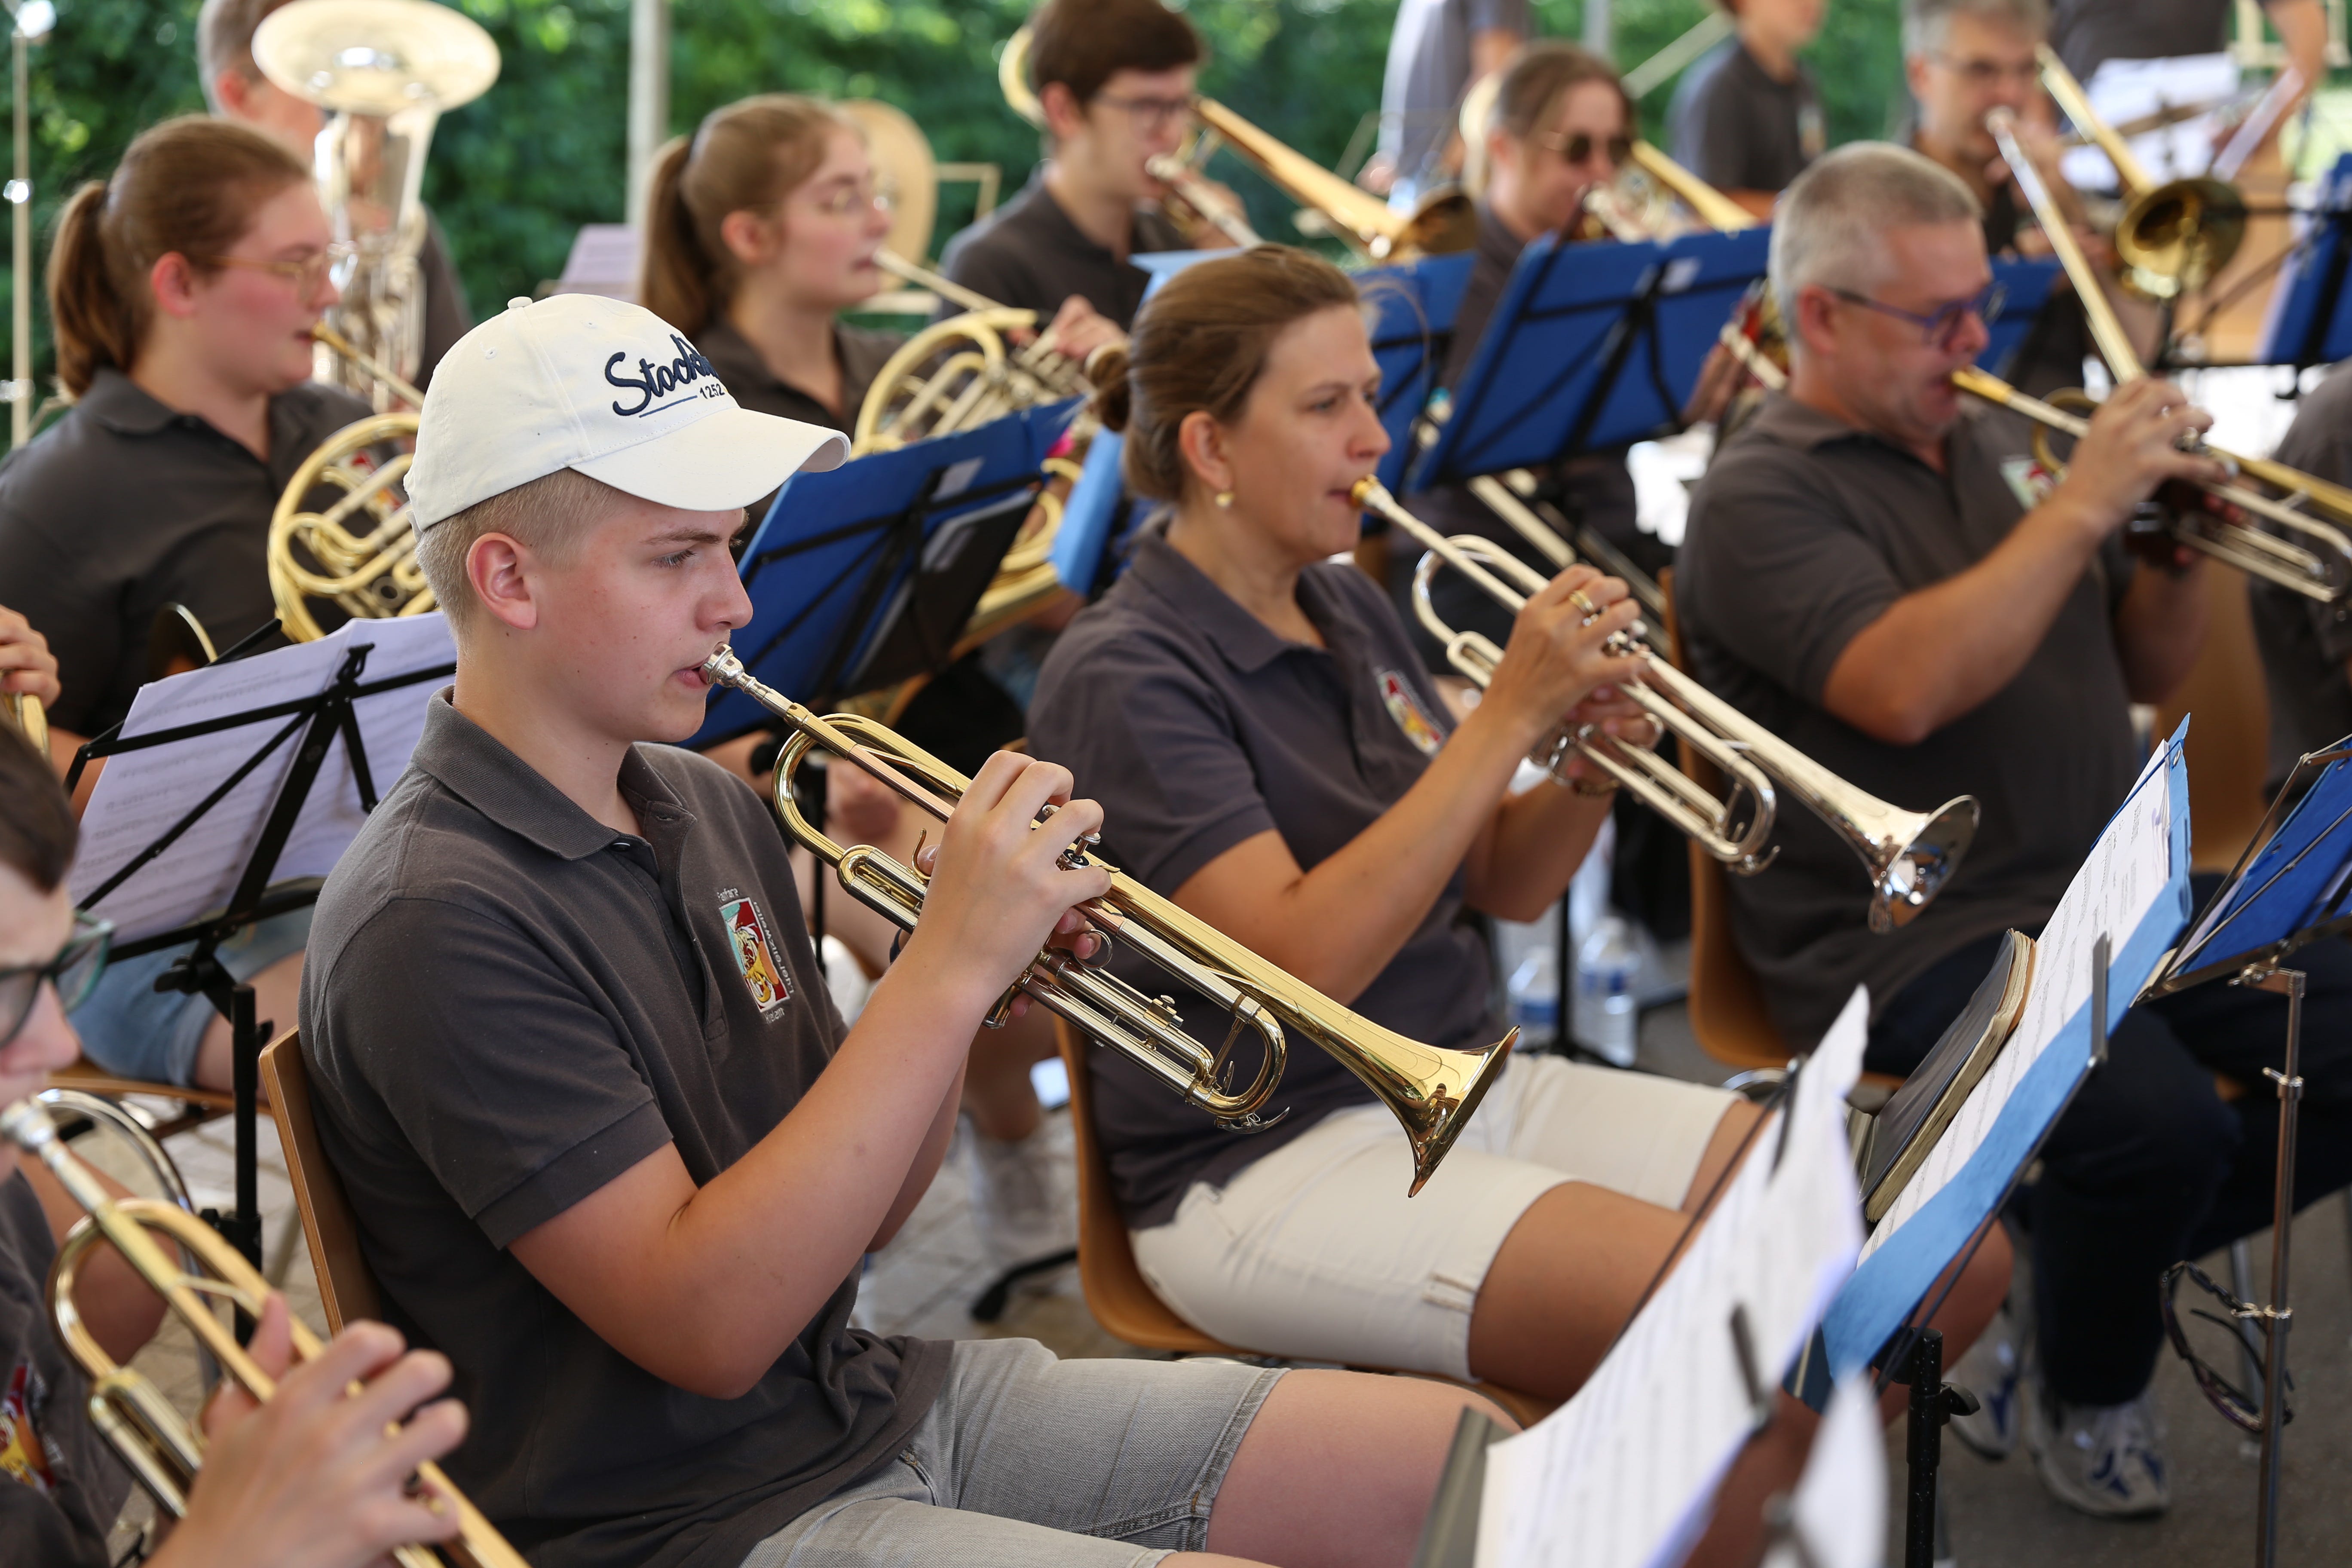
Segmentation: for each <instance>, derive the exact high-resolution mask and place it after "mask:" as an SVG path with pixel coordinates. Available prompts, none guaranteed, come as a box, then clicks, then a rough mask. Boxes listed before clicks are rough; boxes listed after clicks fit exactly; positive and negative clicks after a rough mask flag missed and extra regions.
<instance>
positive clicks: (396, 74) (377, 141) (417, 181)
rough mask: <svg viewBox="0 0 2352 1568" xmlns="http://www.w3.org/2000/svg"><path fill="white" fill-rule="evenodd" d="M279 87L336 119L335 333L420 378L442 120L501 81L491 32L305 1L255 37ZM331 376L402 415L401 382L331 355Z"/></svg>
mask: <svg viewBox="0 0 2352 1568" xmlns="http://www.w3.org/2000/svg"><path fill="white" fill-rule="evenodd" d="M253 58H254V63H255V64H256V65H257V66H259V67H260V68H261V71H262V74H263V75H264V76H266V77H268V79H269V80H270V81H271V82H272V83H273V84H274V85H275V86H277V87H278V88H279V89H282V90H284V91H287V92H289V93H292V94H293V95H294V96H295V97H297V98H299V99H302V100H306V101H308V102H310V103H314V104H317V105H318V106H319V107H320V108H321V109H323V110H327V111H328V115H329V119H328V121H327V126H326V129H325V130H323V131H321V132H320V133H319V140H318V143H317V145H316V147H315V149H314V150H313V157H314V164H315V174H316V175H317V178H318V181H319V195H320V201H321V202H322V203H324V205H325V206H326V209H327V216H329V218H330V219H331V220H332V222H333V224H334V226H335V238H336V241H337V243H338V244H339V245H341V246H343V247H348V249H347V254H346V256H345V258H344V259H343V261H342V262H341V265H339V266H338V268H336V276H335V285H336V287H337V289H340V290H341V294H342V299H341V301H340V302H338V303H337V304H336V306H335V307H334V309H333V310H331V311H330V312H329V320H330V325H331V330H332V331H335V332H336V333H338V334H339V335H340V336H341V338H343V339H344V340H346V341H347V342H348V343H349V344H351V345H352V346H353V347H355V348H356V349H357V351H358V353H359V355H361V356H364V357H365V358H368V359H373V360H374V361H377V362H379V363H381V364H382V365H383V366H385V367H388V368H389V369H390V370H391V371H392V372H393V373H394V375H395V376H396V377H399V378H402V379H404V380H408V381H414V380H415V378H416V376H417V374H419V373H420V371H421V370H422V369H423V368H424V367H423V361H424V351H425V291H424V288H423V284H422V280H421V279H420V278H419V276H418V271H417V260H416V258H417V253H418V252H419V251H420V250H421V249H422V248H423V247H424V244H425V205H424V202H423V200H422V192H423V190H424V184H425V153H426V152H427V150H428V149H429V148H430V147H431V145H432V141H433V127H434V122H435V121H437V120H438V119H439V118H440V117H441V115H442V114H444V113H445V112H446V111H447V110H453V109H456V108H458V107H459V106H460V105H463V104H467V103H470V102H472V101H473V100H475V99H477V98H478V97H480V96H481V95H482V94H483V93H484V92H486V91H488V89H489V86H490V84H491V83H492V82H494V81H496V80H498V77H499V47H498V45H497V44H496V43H494V42H492V41H491V38H490V35H489V34H488V32H486V31H484V30H483V28H482V26H480V24H478V23H477V22H475V21H473V20H472V19H471V18H469V17H467V16H464V15H463V14H461V13H459V12H457V11H456V10H453V9H451V8H450V7H449V6H446V5H434V4H432V3H431V0H294V4H292V5H287V6H285V7H283V8H281V9H279V10H278V11H274V12H272V13H271V14H270V15H269V16H268V18H267V19H265V20H264V21H263V22H262V24H261V26H259V27H258V28H257V29H256V31H255V33H254V35H253ZM319 359H320V363H319V379H320V380H321V381H324V382H329V383H331V384H339V385H343V386H347V387H349V388H351V389H352V390H353V391H355V392H359V393H361V394H362V395H367V396H369V397H371V398H372V400H373V401H374V403H375V405H376V406H377V407H378V408H380V409H381V408H384V407H387V406H389V404H388V401H387V397H386V394H387V393H388V392H389V391H390V386H389V384H388V383H387V382H385V381H384V380H383V379H380V378H378V377H376V376H373V375H370V374H367V373H365V372H364V371H362V370H359V369H357V368H356V367H352V368H349V369H347V368H346V367H347V366H350V365H351V362H350V361H347V360H345V359H343V358H341V356H340V355H339V354H338V353H336V352H334V351H331V350H329V349H327V348H325V347H323V346H322V347H321V349H320V356H319Z"/></svg>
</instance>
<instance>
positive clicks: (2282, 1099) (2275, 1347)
mask: <svg viewBox="0 0 2352 1568" xmlns="http://www.w3.org/2000/svg"><path fill="white" fill-rule="evenodd" d="M2246 984H2250V985H2252V986H2254V987H2255V988H2256V989H2258V990H2263V991H2269V992H2273V993H2275V994H2279V995H2283V996H2284V997H2285V998H2286V1061H2285V1070H2284V1071H2283V1072H2282V1071H2277V1070H2274V1069H2272V1068H2263V1077H2265V1078H2267V1079H2270V1080H2271V1081H2272V1082H2273V1083H2275V1084H2276V1085H2278V1101H2279V1140H2278V1144H2279V1146H2278V1177H2277V1182H2276V1187H2277V1190H2276V1192H2275V1193H2274V1194H2273V1197H2272V1206H2271V1299H2270V1304H2269V1305H2268V1306H2266V1307H2264V1308H2263V1311H2262V1320H2263V1352H2264V1356H2265V1358H2266V1361H2267V1363H2268V1364H2267V1366H2266V1368H2265V1373H2264V1377H2263V1447H2262V1471H2261V1475H2262V1479H2261V1482H2260V1485H2261V1489H2262V1492H2261V1497H2260V1499H2259V1505H2258V1506H2257V1507H2256V1509H2255V1510H2254V1563H2255V1568H2273V1564H2275V1563H2277V1562H2278V1505H2279V1467H2280V1462H2281V1458H2282V1456H2281V1453H2280V1449H2279V1443H2280V1439H2281V1438H2282V1437H2283V1436H2284V1426H2286V1342H2287V1330H2288V1328H2289V1327H2290V1326H2292V1324H2293V1321H2294V1310H2293V1309H2292V1308H2290V1307H2289V1306H2288V1305H2287V1261H2288V1254H2289V1253H2290V1251H2291V1250H2292V1247H2291V1245H2290V1244H2291V1242H2292V1240H2293V1237H2294V1137H2295V1123H2296V1121H2297V1116H2296V1111H2297V1109H2298V1108H2299V1106H2300V1105H2301V1103H2302V1100H2303V1077H2302V1074H2301V1073H2300V1072H2298V1071H2297V1070H2296V1069H2297V1068H2298V1066H2299V1065H2300V1062H2301V1058H2302V1053H2303V989H2304V975H2303V972H2302V971H2301V970H2296V969H2273V970H2272V971H2270V972H2269V973H2265V974H2263V975H2260V976H2259V977H2257V978H2254V979H2252V980H2249V981H2247V982H2246Z"/></svg>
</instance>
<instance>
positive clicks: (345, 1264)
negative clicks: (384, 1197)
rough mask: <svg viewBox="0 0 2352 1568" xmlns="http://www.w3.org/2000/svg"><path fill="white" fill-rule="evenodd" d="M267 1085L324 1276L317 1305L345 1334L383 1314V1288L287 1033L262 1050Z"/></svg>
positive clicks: (304, 1068) (306, 1073)
mask: <svg viewBox="0 0 2352 1568" xmlns="http://www.w3.org/2000/svg"><path fill="white" fill-rule="evenodd" d="M261 1088H262V1092H263V1093H265V1094H267V1095H268V1097H269V1115H270V1120H272V1121H275V1122H277V1123H278V1143H279V1145H280V1146H281V1147H282V1148H283V1149H284V1151H285V1153H286V1173H287V1175H288V1177H289V1178H290V1179H291V1180H292V1182H293V1184H294V1205H295V1206H296V1207H297V1208H299V1210H301V1213H302V1235H303V1236H304V1237H305V1238H306V1239H308V1240H309V1242H310V1262H311V1266H312V1267H313V1268H316V1269H317V1271H318V1275H319V1302H320V1305H321V1306H322V1307H324V1308H325V1309H326V1313H327V1327H328V1329H329V1330H330V1331H332V1332H337V1333H340V1332H341V1331H342V1327H343V1325H344V1324H345V1323H348V1322H353V1321H357V1320H359V1319H362V1318H374V1317H380V1316H381V1315H382V1314H383V1305H382V1301H383V1297H382V1293H381V1292H379V1291H378V1290H377V1289H376V1283H375V1276H374V1275H373V1274H372V1273H370V1272H369V1271H368V1266H367V1260H366V1259H365V1258H362V1257H361V1256H360V1234H359V1222H358V1220H357V1219H355V1218H354V1217H352V1205H351V1200H350V1199H349V1198H347V1197H345V1196H344V1195H343V1182H342V1178H341V1177H340V1176H338V1175H336V1174H335V1167H334V1166H333V1165H332V1164H331V1163H328V1160H327V1152H326V1151H325V1150H324V1149H321V1148H320V1146H319V1122H318V1119H317V1118H316V1117H315V1116H313V1115H312V1114H311V1111H310V1068H309V1067H308V1065H307V1064H306V1063H304V1061H303V1060H302V1042H301V1040H300V1038H299V1037H298V1032H297V1031H295V1030H291V1029H289V1030H288V1031H287V1032H286V1033H285V1034H283V1035H280V1036H279V1037H278V1038H277V1039H276V1040H274V1041H272V1042H271V1043H270V1045H269V1046H268V1048H267V1049H265V1050H264V1051H263V1052H262V1053H261Z"/></svg>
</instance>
